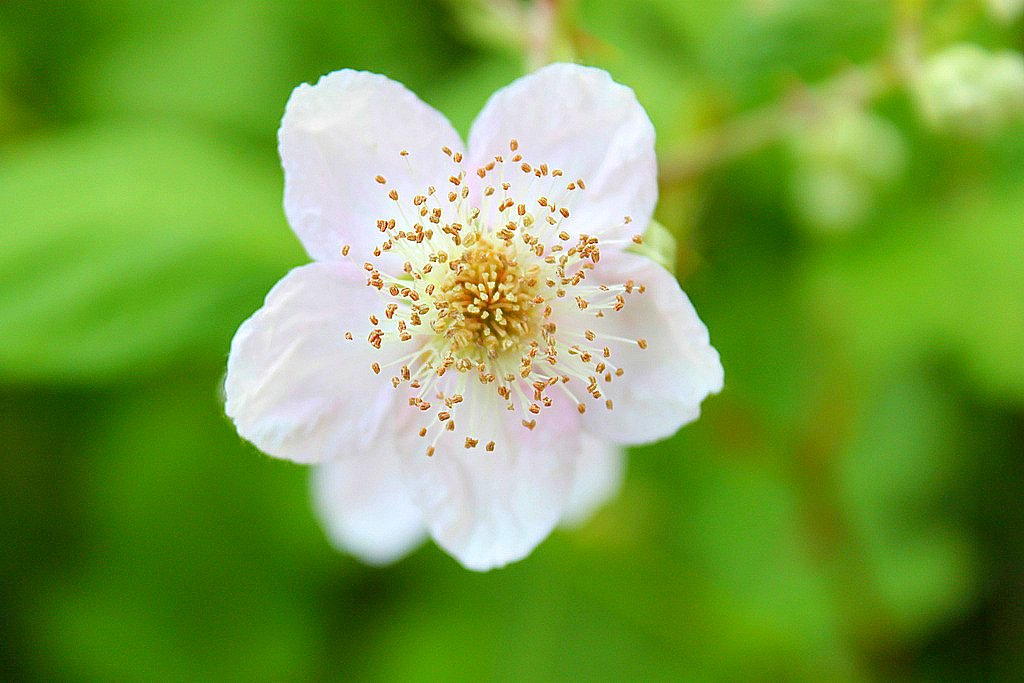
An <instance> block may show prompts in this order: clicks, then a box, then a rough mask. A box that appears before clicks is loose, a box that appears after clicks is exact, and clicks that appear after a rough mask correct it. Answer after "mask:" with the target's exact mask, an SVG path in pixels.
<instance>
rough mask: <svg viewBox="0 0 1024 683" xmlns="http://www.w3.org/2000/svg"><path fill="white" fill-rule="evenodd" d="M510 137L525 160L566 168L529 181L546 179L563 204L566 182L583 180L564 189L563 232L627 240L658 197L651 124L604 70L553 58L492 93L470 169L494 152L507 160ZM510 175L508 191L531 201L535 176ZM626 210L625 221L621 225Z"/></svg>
mask: <svg viewBox="0 0 1024 683" xmlns="http://www.w3.org/2000/svg"><path fill="white" fill-rule="evenodd" d="M512 139H515V140H517V141H518V143H519V149H520V153H521V154H522V155H523V157H524V159H525V160H526V161H528V162H530V163H531V164H533V165H534V166H538V165H539V164H541V163H545V164H547V165H548V166H549V167H550V168H552V169H555V168H557V169H561V170H562V171H563V172H564V173H565V174H566V176H565V177H562V178H557V179H555V178H550V177H545V178H543V179H542V180H536V182H538V183H544V186H545V187H546V186H548V185H549V184H550V185H551V187H552V191H551V192H552V193H551V195H550V197H549V199H551V200H553V201H555V202H558V203H563V202H562V199H560V198H559V195H560V194H562V192H563V190H564V189H565V187H566V185H567V183H568V182H570V181H574V180H576V179H577V178H582V179H584V181H585V185H586V189H585V190H574V191H573V192H571V193H568V195H567V198H568V199H569V201H568V202H567V203H566V206H567V207H568V208H570V209H571V211H572V216H571V218H570V219H569V220H567V221H565V223H564V226H563V227H564V228H565V230H566V231H567V232H569V233H576V234H578V233H580V232H585V233H587V234H590V235H598V236H600V237H602V238H603V239H626V240H628V238H629V237H631V236H632V235H633V234H635V233H637V232H642V231H643V229H644V228H645V227H646V226H647V223H648V222H649V221H650V218H651V213H652V211H653V210H654V204H655V202H656V201H657V198H658V184H657V174H658V168H657V162H656V160H655V156H654V126H653V125H652V124H651V120H650V118H648V116H647V112H645V111H644V109H643V107H641V106H640V103H639V102H637V99H636V95H634V94H633V91H632V90H631V89H630V88H627V87H626V86H624V85H620V84H618V83H616V82H614V81H613V80H612V79H611V76H609V75H608V73H607V72H605V71H602V70H600V69H595V68H591V67H584V66H578V65H575V64H552V65H550V66H547V67H544V68H543V69H540V70H539V71H537V72H535V73H533V74H531V75H529V76H525V77H523V78H520V79H519V80H517V81H515V82H513V83H512V84H511V85H509V86H507V87H505V88H502V89H501V90H499V91H497V92H496V93H494V95H492V96H491V98H490V100H488V102H487V104H486V105H485V106H484V109H483V111H481V112H480V115H479V116H477V118H476V121H474V122H473V126H472V129H471V131H470V134H469V161H470V165H469V168H471V169H473V168H477V167H479V166H483V165H484V164H486V163H488V162H489V161H490V160H491V159H493V157H494V156H495V155H504V157H505V158H506V160H507V159H508V158H509V156H510V154H511V152H510V151H509V142H510V140H512ZM512 176H513V177H506V178H505V180H508V181H509V182H511V183H513V187H511V188H510V190H509V194H511V195H512V196H513V197H516V198H517V199H518V198H519V197H520V196H523V197H524V198H525V199H530V200H531V201H532V198H531V195H534V194H537V192H539V190H536V189H535V190H532V191H531V190H530V188H529V184H530V183H533V182H534V181H535V176H534V175H533V174H531V173H525V174H524V173H520V172H519V169H515V170H513V172H512ZM470 179H471V180H473V179H475V176H473V175H471V176H470ZM626 216H629V217H630V218H631V219H632V223H631V224H630V225H624V224H623V219H624V218H625V217H626Z"/></svg>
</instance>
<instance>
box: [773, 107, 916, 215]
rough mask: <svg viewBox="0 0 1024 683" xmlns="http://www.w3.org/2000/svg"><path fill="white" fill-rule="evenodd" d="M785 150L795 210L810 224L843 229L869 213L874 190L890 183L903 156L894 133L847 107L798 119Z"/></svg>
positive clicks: (889, 126)
mask: <svg viewBox="0 0 1024 683" xmlns="http://www.w3.org/2000/svg"><path fill="white" fill-rule="evenodd" d="M800 124H801V125H800V126H799V127H797V128H794V130H793V133H792V136H791V140H790V145H791V147H792V150H793V154H794V157H795V160H796V169H795V171H794V174H793V177H792V180H791V196H792V199H793V202H794V208H795V209H796V210H797V211H798V212H799V213H800V215H801V216H802V217H803V218H804V219H805V220H807V221H808V222H809V223H811V224H812V225H815V226H817V227H822V228H828V229H838V228H848V227H850V226H852V225H854V224H855V223H857V222H858V221H860V220H861V219H862V218H864V215H865V214H866V213H867V211H868V210H869V209H870V208H871V205H872V200H873V196H874V193H875V190H877V189H878V188H880V187H883V186H885V185H887V184H889V183H891V182H892V181H893V180H895V179H896V178H897V177H898V176H899V174H900V172H901V171H902V169H903V165H904V161H905V157H906V151H905V146H904V142H903V138H902V136H901V135H900V132H899V130H898V129H897V128H896V127H895V126H894V125H893V124H891V123H889V122H888V121H886V120H885V119H882V118H880V117H878V116H875V115H873V114H870V113H868V112H865V111H862V110H861V109H859V108H857V107H856V106H854V105H851V104H849V103H840V104H833V105H832V106H831V107H827V108H825V109H824V110H823V111H818V112H815V116H814V118H813V119H811V120H810V121H808V120H806V119H800Z"/></svg>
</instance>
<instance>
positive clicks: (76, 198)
mask: <svg viewBox="0 0 1024 683" xmlns="http://www.w3.org/2000/svg"><path fill="white" fill-rule="evenodd" d="M276 176H277V174H276V173H275V172H274V171H272V170H270V169H269V168H263V167H261V166H260V165H259V164H257V163H254V162H253V161H252V160H247V159H244V158H241V157H240V156H239V155H237V154H236V153H233V152H232V151H230V150H228V149H225V148H223V147H221V146H220V145H218V144H215V143H213V142H211V141H209V140H206V139H204V138H202V137H198V136H196V135H194V134H192V133H190V132H189V131H186V130H182V129H175V128H157V127H150V128H140V127H134V128H133V127H131V126H124V125H109V126H103V127H96V128H90V129H82V130H78V131H74V132H69V133H66V134H62V135H58V136H54V137H51V138H43V139H38V140H34V141H31V142H28V143H25V144H23V145H21V146H18V147H14V148H10V149H8V150H7V154H6V159H5V163H4V165H3V167H2V168H0V225H3V226H4V230H3V232H2V233H0V329H3V330H4V343H3V345H0V375H4V376H6V377H8V378H15V379H21V380H28V379H46V380H82V379H95V378H98V377H107V378H110V377H113V376H116V375H123V374H125V373H128V372H131V373H132V374H136V373H138V372H139V371H140V370H145V369H146V368H147V367H149V366H152V365H154V364H160V363H163V362H166V361H167V359H169V358H170V357H171V356H173V355H175V354H178V353H181V352H183V351H185V350H186V349H190V348H191V349H204V350H205V351H206V352H212V353H220V354H223V353H225V352H226V349H227V344H228V342H229V340H230V336H231V331H232V330H233V329H234V327H236V326H237V324H238V323H239V322H240V321H241V320H242V319H244V317H245V316H247V315H248V313H251V311H252V310H254V309H255V308H256V307H257V306H258V305H259V302H260V300H261V297H262V295H263V293H265V291H266V289H267V288H268V287H269V286H270V285H271V284H272V283H273V281H274V279H275V278H276V277H279V276H280V275H282V274H283V273H284V272H285V270H286V269H287V268H288V267H289V266H291V265H295V264H297V263H300V262H302V261H303V255H302V252H301V249H300V247H299V246H298V244H297V242H296V240H295V238H294V237H293V236H292V234H291V232H290V231H289V230H288V227H287V225H286V223H285V221H284V219H283V217H282V211H281V209H280V201H281V199H280V197H281V190H280V180H279V178H278V177H276Z"/></svg>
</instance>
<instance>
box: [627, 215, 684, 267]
mask: <svg viewBox="0 0 1024 683" xmlns="http://www.w3.org/2000/svg"><path fill="white" fill-rule="evenodd" d="M676 247H677V244H676V238H675V235H673V234H672V233H671V232H670V231H669V229H668V228H666V227H665V226H664V225H662V224H661V223H659V222H658V221H656V220H652V221H651V222H650V223H648V224H647V229H646V230H645V231H644V234H643V241H642V242H641V243H640V244H636V245H633V246H631V247H630V248H629V250H628V251H631V252H633V253H634V254H639V255H641V256H646V257H647V258H649V259H651V260H652V261H654V262H655V263H657V264H658V265H660V266H662V267H663V268H664V269H665V270H667V271H669V272H670V273H673V274H675V272H676Z"/></svg>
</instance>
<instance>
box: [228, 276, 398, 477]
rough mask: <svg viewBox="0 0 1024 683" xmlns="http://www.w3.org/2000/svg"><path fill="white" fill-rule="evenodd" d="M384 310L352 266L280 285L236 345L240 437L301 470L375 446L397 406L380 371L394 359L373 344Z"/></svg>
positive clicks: (231, 364) (232, 360)
mask: <svg viewBox="0 0 1024 683" xmlns="http://www.w3.org/2000/svg"><path fill="white" fill-rule="evenodd" d="M378 302H379V294H378V292H377V291H376V290H374V289H371V288H369V287H367V286H366V285H365V273H363V272H362V271H361V270H360V269H359V268H357V267H356V266H354V265H352V264H349V263H347V262H344V261H336V262H323V263H312V264H309V265H306V266H302V267H299V268H296V269H295V270H293V271H291V272H290V273H288V275H286V276H285V277H284V279H282V280H281V281H280V282H278V283H277V284H276V285H275V286H274V288H273V289H271V290H270V293H269V294H267V298H266V301H265V302H264V304H263V307H262V308H261V309H260V310H258V311H256V313H254V314H253V316H252V317H251V318H249V319H248V320H246V321H245V322H244V323H242V326H241V327H240V328H239V329H238V332H236V333H235V338H234V339H233V340H232V342H231V353H230V355H229V356H228V372H227V379H226V381H225V392H226V394H227V402H226V404H225V409H226V411H227V414H228V416H229V417H231V419H233V420H234V421H235V426H236V427H237V429H238V433H239V434H240V435H242V436H243V437H244V438H246V439H248V440H249V441H251V442H252V443H254V444H255V445H256V446H257V447H258V448H259V449H260V450H261V451H263V452H264V453H267V454H268V455H272V456H275V457H278V458H285V459H288V460H294V461H296V462H301V463H310V462H320V461H322V460H326V459H329V458H332V457H335V456H336V455H337V454H339V453H344V452H349V451H351V450H353V449H357V450H358V449H361V448H365V447H366V446H367V445H369V444H370V443H372V441H373V438H374V436H375V435H376V432H377V427H378V425H379V424H380V422H381V420H382V419H383V417H384V416H385V415H386V414H387V413H388V411H389V410H390V408H391V404H392V403H393V402H394V400H395V392H394V391H393V390H392V389H391V386H390V384H388V383H387V382H384V381H380V380H381V377H379V376H377V375H374V373H373V370H372V369H371V368H370V365H371V363H372V362H374V361H377V362H380V363H384V362H386V360H387V359H388V358H389V356H388V353H389V351H391V350H390V349H388V347H387V346H385V347H384V349H382V350H377V349H374V348H373V347H371V346H370V344H369V343H368V342H367V341H366V338H367V334H368V331H369V327H370V323H369V320H368V317H369V314H370V313H372V312H373V311H374V310H376V309H375V304H377V303H378ZM377 308H379V306H378V307H377ZM347 331H351V332H352V334H353V337H354V339H353V340H351V341H349V340H346V339H345V336H344V335H345V332H347ZM396 351H397V350H396Z"/></svg>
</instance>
